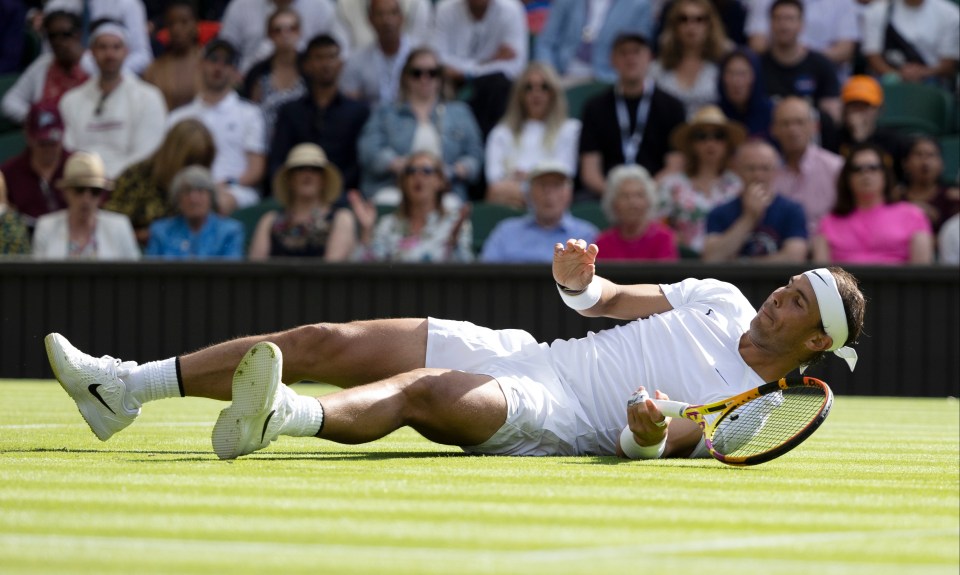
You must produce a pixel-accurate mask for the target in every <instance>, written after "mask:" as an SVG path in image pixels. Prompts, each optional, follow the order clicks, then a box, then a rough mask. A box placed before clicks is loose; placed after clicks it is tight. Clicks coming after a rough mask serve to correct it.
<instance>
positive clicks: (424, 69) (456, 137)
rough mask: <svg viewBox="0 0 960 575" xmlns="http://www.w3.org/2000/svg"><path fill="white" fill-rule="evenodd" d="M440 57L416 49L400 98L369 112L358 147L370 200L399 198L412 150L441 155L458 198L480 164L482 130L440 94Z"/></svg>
mask: <svg viewBox="0 0 960 575" xmlns="http://www.w3.org/2000/svg"><path fill="white" fill-rule="evenodd" d="M440 74H441V69H440V58H439V57H438V56H437V54H436V53H435V52H434V51H433V50H432V49H430V48H415V49H414V50H411V52H410V55H409V56H407V60H406V62H405V64H404V66H403V73H402V79H401V81H400V100H399V101H398V102H397V103H395V104H390V105H386V106H381V107H379V108H377V109H376V110H374V111H373V113H372V114H371V115H370V120H369V121H368V122H367V124H366V125H365V126H364V127H363V131H362V132H361V134H360V143H359V146H358V150H359V154H360V169H361V179H360V185H361V190H362V191H363V194H364V195H365V196H366V197H368V198H373V199H374V203H378V204H396V203H398V202H399V199H400V198H399V196H400V194H399V192H398V190H397V185H398V184H399V177H400V176H401V175H402V173H403V170H404V169H405V168H406V166H407V161H408V159H409V156H410V154H411V153H412V152H414V151H424V150H425V151H429V152H432V153H433V154H435V155H437V156H439V157H440V158H442V160H443V170H444V173H445V174H446V176H447V179H448V180H449V182H450V190H451V192H453V194H454V197H455V198H457V199H459V200H460V201H465V200H466V199H467V188H468V186H470V185H471V184H473V183H475V182H476V181H477V179H478V177H479V175H480V169H481V166H482V164H483V142H482V140H481V137H480V129H479V128H478V127H477V122H476V120H475V119H474V117H473V113H472V112H471V111H470V108H469V107H467V105H466V104H464V103H463V102H457V101H451V102H445V101H444V100H443V97H442V79H441V77H440Z"/></svg>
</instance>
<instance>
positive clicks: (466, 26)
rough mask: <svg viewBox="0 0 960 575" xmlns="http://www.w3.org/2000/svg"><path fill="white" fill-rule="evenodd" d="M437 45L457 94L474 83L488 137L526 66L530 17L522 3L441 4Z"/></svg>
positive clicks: (476, 107) (474, 102)
mask: <svg viewBox="0 0 960 575" xmlns="http://www.w3.org/2000/svg"><path fill="white" fill-rule="evenodd" d="M433 44H434V49H436V51H437V54H439V55H440V59H441V60H442V61H443V75H444V79H445V80H446V82H447V84H448V86H450V87H452V88H453V89H454V90H457V89H459V88H460V87H462V86H463V85H465V84H467V83H469V84H470V86H471V88H472V92H473V93H472V95H471V97H470V102H469V103H470V107H471V109H473V113H474V115H475V116H476V118H477V124H478V125H479V126H480V130H481V132H482V133H483V135H484V137H486V135H487V134H488V133H489V132H490V130H492V129H493V127H494V126H495V125H496V123H497V122H498V121H500V118H501V117H502V116H503V113H504V112H505V111H506V104H507V99H508V98H509V92H510V87H511V86H512V82H513V80H514V79H515V78H516V77H517V76H519V75H520V72H522V71H523V68H524V67H525V66H526V65H527V52H528V51H529V36H528V30H527V16H526V12H525V11H524V8H523V4H521V3H520V0H441V1H440V2H438V3H437V11H436V21H435V23H434V31H433Z"/></svg>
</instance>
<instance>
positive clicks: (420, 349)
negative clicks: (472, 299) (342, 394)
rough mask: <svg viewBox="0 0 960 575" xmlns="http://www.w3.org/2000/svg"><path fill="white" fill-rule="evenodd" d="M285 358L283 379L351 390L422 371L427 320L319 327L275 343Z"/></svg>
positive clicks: (301, 329) (306, 327) (289, 334)
mask: <svg viewBox="0 0 960 575" xmlns="http://www.w3.org/2000/svg"><path fill="white" fill-rule="evenodd" d="M273 341H274V343H276V344H277V345H278V346H279V347H280V349H282V350H283V353H284V362H285V364H284V369H283V380H284V381H286V382H290V383H295V382H297V381H302V380H312V381H321V382H324V383H329V384H332V385H337V386H339V387H354V386H357V385H364V384H367V383H370V382H374V381H379V380H381V379H386V378H388V377H392V376H394V375H397V374H400V373H406V372H408V371H412V370H414V369H419V368H422V367H424V364H425V361H426V355H427V320H426V319H423V318H400V319H378V320H369V321H353V322H350V323H317V324H311V325H304V326H300V327H297V328H294V329H292V330H289V331H286V332H283V333H282V334H280V336H279V337H278V338H277V339H274V340H273Z"/></svg>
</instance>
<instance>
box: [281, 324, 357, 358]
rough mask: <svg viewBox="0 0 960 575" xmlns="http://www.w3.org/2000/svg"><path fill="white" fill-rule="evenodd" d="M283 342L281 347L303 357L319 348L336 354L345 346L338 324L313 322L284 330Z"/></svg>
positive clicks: (312, 353)
mask: <svg viewBox="0 0 960 575" xmlns="http://www.w3.org/2000/svg"><path fill="white" fill-rule="evenodd" d="M283 343H284V345H283V346H282V348H283V349H285V350H291V351H293V352H295V353H298V354H299V356H300V357H305V356H309V355H316V354H317V352H318V351H320V350H323V351H324V353H327V354H330V353H332V354H337V353H339V351H341V350H342V349H343V348H344V346H346V338H345V337H344V335H343V333H342V329H341V326H339V325H338V324H333V323H314V324H308V325H301V326H299V327H295V328H293V329H291V330H289V331H286V332H284V342H283Z"/></svg>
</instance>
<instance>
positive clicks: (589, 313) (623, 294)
mask: <svg viewBox="0 0 960 575" xmlns="http://www.w3.org/2000/svg"><path fill="white" fill-rule="evenodd" d="M599 251H600V250H599V249H598V248H597V245H596V244H589V245H588V244H587V242H585V241H584V240H574V239H570V240H567V243H566V244H556V245H555V246H554V248H553V279H554V281H556V282H557V283H558V284H559V285H561V286H564V287H565V288H567V290H569V291H571V292H578V291H581V290H586V289H587V288H589V287H590V286H591V283H595V284H598V285H599V287H600V299H599V300H598V301H597V302H596V304H594V305H593V306H592V307H589V308H587V309H579V310H577V311H578V313H580V314H581V315H584V316H586V317H609V318H614V319H626V320H633V319H640V318H645V317H648V316H651V315H653V314H655V313H664V312H667V311H670V310H671V309H673V306H672V305H670V302H669V301H668V300H667V298H666V296H664V295H663V292H662V291H660V286H658V285H656V284H636V285H627V286H622V285H618V284H615V283H613V282H611V281H609V280H606V279H604V278H602V277H600V276H598V275H596V261H597V253H598V252H599Z"/></svg>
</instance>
